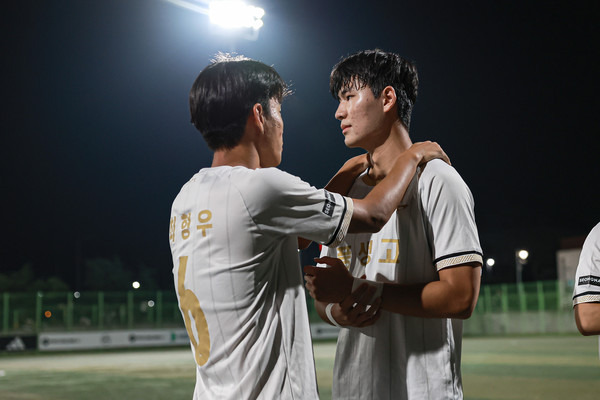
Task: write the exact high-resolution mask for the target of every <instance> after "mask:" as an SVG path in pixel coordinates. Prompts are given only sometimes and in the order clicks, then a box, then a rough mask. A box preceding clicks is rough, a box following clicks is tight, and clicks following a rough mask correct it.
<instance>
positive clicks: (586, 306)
mask: <svg viewBox="0 0 600 400" xmlns="http://www.w3.org/2000/svg"><path fill="white" fill-rule="evenodd" d="M573 311H574V313H575V323H576V324H577V329H579V332H581V334H582V335H585V336H589V335H600V303H581V304H577V305H576V306H575V309H574V310H573Z"/></svg>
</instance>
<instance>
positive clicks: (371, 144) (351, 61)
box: [305, 50, 482, 400]
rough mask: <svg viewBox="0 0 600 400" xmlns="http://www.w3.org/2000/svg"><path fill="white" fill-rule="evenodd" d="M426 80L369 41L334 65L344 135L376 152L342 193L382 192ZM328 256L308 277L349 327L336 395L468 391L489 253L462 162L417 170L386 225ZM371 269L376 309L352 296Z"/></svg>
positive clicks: (435, 395)
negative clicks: (466, 345)
mask: <svg viewBox="0 0 600 400" xmlns="http://www.w3.org/2000/svg"><path fill="white" fill-rule="evenodd" d="M417 88H418V76H417V69H416V67H415V65H414V64H412V63H411V62H409V61H407V60H405V59H404V58H402V57H400V56H399V55H397V54H394V53H388V52H384V51H381V50H367V51H361V52H359V53H356V54H353V55H351V56H349V57H347V58H345V59H343V60H342V61H341V62H339V63H338V64H337V65H336V66H335V67H334V68H333V71H332V73H331V80H330V89H331V93H332V95H333V96H334V97H335V98H337V99H338V100H339V106H338V108H337V110H336V112H335V117H336V118H337V119H338V120H339V121H340V124H341V129H342V133H343V135H344V141H345V144H346V146H348V147H360V148H363V149H365V150H366V151H368V154H369V155H370V160H371V164H372V165H371V166H370V167H369V168H368V170H367V171H365V172H364V173H363V174H362V175H361V176H360V177H358V178H357V179H356V181H355V182H354V184H353V185H352V188H351V189H350V190H349V192H347V193H345V192H344V193H342V194H344V195H348V196H350V197H353V198H363V197H365V196H368V195H369V193H373V191H374V190H377V188H379V185H381V183H382V182H384V177H386V176H388V175H389V173H390V171H391V168H392V165H393V164H394V160H395V159H396V157H398V156H402V155H403V154H405V152H406V151H408V150H409V149H410V148H411V145H412V142H411V139H410V136H409V127H410V120H411V112H412V109H413V106H414V104H415V102H416V100H417ZM446 134H448V131H447V132H446ZM321 255H322V258H321V259H318V260H317V261H318V262H321V263H326V264H329V265H331V268H319V267H314V266H307V267H305V272H306V273H307V284H306V287H307V288H308V289H309V291H311V295H312V296H313V297H315V298H316V299H317V300H321V301H317V302H316V308H317V310H318V312H319V314H320V316H321V318H323V320H324V321H326V322H328V323H330V324H333V325H338V326H341V327H342V329H341V330H340V333H339V337H338V343H337V350H336V355H335V365H334V374H333V389H332V391H333V398H334V399H346V400H347V399H378V400H386V399H390V400H391V399H394V400H402V399H411V400H423V399H430V400H439V399H462V398H463V391H462V383H461V371H460V359H461V339H462V319H465V318H469V316H470V315H471V313H472V311H473V309H474V308H475V304H476V302H477V298H478V294H479V285H480V277H481V265H482V251H481V246H480V244H479V237H478V233H477V226H476V224H475V216H474V202H473V197H472V195H471V192H470V190H469V188H468V187H467V185H466V184H465V182H464V181H463V180H462V178H461V177H460V175H459V174H458V172H456V170H455V169H454V168H453V167H451V166H450V165H448V164H446V163H444V162H440V161H439V160H433V161H430V162H429V163H427V165H426V166H422V167H420V168H418V170H417V172H416V173H415V174H414V177H413V178H412V182H411V184H410V185H409V187H408V189H407V191H406V194H405V196H404V199H403V201H402V203H401V205H400V207H399V208H398V209H397V210H396V211H395V212H394V214H393V215H392V217H391V218H390V220H389V221H388V223H387V224H386V225H385V226H384V227H383V229H381V230H380V231H379V232H377V233H375V234H372V233H356V234H349V235H347V236H346V237H345V238H344V240H342V241H341V242H340V243H337V244H331V245H328V247H325V248H323V251H322V254H321ZM348 270H349V271H348ZM363 275H366V279H367V280H369V281H370V283H371V284H372V285H373V286H375V287H376V288H377V295H379V294H380V298H379V299H378V300H377V303H376V304H374V307H376V306H379V305H380V310H379V311H378V313H377V314H375V316H374V317H372V316H371V315H372V313H373V308H374V307H371V308H370V309H369V310H368V311H365V309H366V308H365V307H364V306H363V305H361V304H355V301H354V300H353V299H352V298H351V297H350V291H351V288H352V284H353V283H358V282H360V277H362V276H363ZM332 292H333V293H339V292H343V295H340V296H334V295H333V294H332ZM377 297H379V296H374V298H377Z"/></svg>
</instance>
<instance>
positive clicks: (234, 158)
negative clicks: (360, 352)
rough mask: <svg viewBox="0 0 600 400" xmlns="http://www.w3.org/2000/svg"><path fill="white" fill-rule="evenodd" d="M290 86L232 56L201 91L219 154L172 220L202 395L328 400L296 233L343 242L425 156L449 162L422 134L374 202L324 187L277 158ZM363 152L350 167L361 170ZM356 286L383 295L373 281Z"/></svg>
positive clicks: (204, 77) (209, 71)
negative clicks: (321, 388) (319, 379)
mask: <svg viewBox="0 0 600 400" xmlns="http://www.w3.org/2000/svg"><path fill="white" fill-rule="evenodd" d="M286 91H287V89H286V85H285V83H284V81H283V80H282V79H281V77H280V76H279V75H278V74H277V72H276V71H275V70H274V69H273V68H272V67H269V66H267V65H265V64H263V63H260V62H258V61H254V60H249V59H243V58H227V57H220V59H219V60H217V61H215V62H213V63H211V64H210V65H208V66H207V67H206V68H205V69H204V70H203V71H202V72H201V73H200V74H199V75H198V77H197V78H196V80H195V82H194V84H193V86H192V89H191V91H190V112H191V119H192V122H193V124H194V125H195V127H196V128H197V129H198V130H199V131H200V133H201V134H202V136H203V138H204V140H205V141H206V143H207V145H208V146H209V147H210V149H211V150H212V151H213V152H214V155H213V161H212V166H211V167H210V168H203V169H201V170H200V171H199V172H198V173H196V174H195V175H194V176H193V177H192V178H191V179H190V180H189V181H188V182H187V183H186V184H185V185H184V186H183V187H182V189H181V191H180V193H179V194H178V195H177V197H176V198H175V200H174V202H173V206H172V210H171V219H170V229H169V239H170V246H171V251H172V256H173V264H174V267H173V275H174V281H175V288H176V291H177V295H178V302H179V307H180V309H181V313H182V316H183V319H184V322H185V327H186V329H187V332H188V335H189V337H190V342H191V348H192V353H193V355H194V359H195V361H196V364H197V365H196V386H195V390H194V399H232V400H233V399H235V400H240V399H268V400H271V399H310V400H313V399H316V398H318V393H317V383H316V374H315V368H314V359H313V353H312V341H311V337H310V330H309V325H308V315H307V308H306V300H305V294H304V289H303V287H302V284H303V281H302V271H301V268H300V265H299V257H298V250H297V245H298V242H297V238H298V237H299V236H302V237H305V238H307V239H310V240H314V241H317V242H319V243H323V244H328V245H333V246H335V245H337V244H338V243H340V241H341V240H343V239H344V237H345V236H346V233H347V232H348V231H350V232H357V231H359V232H360V231H376V230H378V229H380V228H381V227H382V226H383V225H384V224H385V222H386V221H387V220H388V219H389V217H390V216H391V215H392V213H393V211H394V210H395V209H396V208H397V207H398V206H399V204H400V201H401V198H402V196H403V194H404V192H405V190H406V187H407V186H408V184H409V183H410V180H411V178H412V175H413V174H414V172H415V170H416V168H417V166H418V165H419V164H420V163H422V162H426V161H428V160H429V159H431V158H433V157H440V158H442V159H446V160H447V157H446V156H445V154H444V152H443V151H442V150H441V148H440V147H439V146H437V144H434V143H421V144H416V145H415V146H412V147H411V149H410V150H409V151H408V152H407V153H406V155H402V156H400V157H398V158H397V161H396V163H395V165H394V168H393V169H392V170H391V171H390V174H389V175H390V176H389V178H388V179H385V180H384V181H383V182H381V184H380V185H381V190H378V191H376V190H374V191H373V192H372V193H371V194H370V195H369V196H367V197H365V198H364V199H363V200H356V201H353V200H352V199H350V198H347V197H344V196H341V195H339V194H335V193H331V192H329V191H327V190H324V189H316V188H314V187H312V186H310V185H309V184H307V183H305V182H303V181H301V180H300V179H299V178H297V177H295V176H292V175H289V174H287V173H285V172H283V171H281V170H279V169H277V168H275V167H276V166H278V165H279V163H280V161H281V154H282V148H283V120H282V118H281V101H282V99H283V97H284V96H285V94H286ZM361 160H362V161H361ZM364 160H366V157H363V158H361V157H358V158H357V159H354V161H351V162H349V163H348V164H347V165H346V166H345V167H344V168H342V170H341V171H340V176H346V175H347V174H348V173H351V174H352V173H355V172H358V171H361V170H362V169H364V167H365V166H364V165H363V164H364ZM353 179H354V177H353V178H352V180H353ZM338 183H339V182H338ZM361 290H362V292H361ZM370 291H371V292H370ZM354 294H355V296H356V300H357V301H359V300H360V297H361V296H362V295H365V296H367V297H369V296H372V295H373V293H372V288H369V287H367V285H363V286H361V287H359V288H358V290H357V291H355V292H354Z"/></svg>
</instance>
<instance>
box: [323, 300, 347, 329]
mask: <svg viewBox="0 0 600 400" xmlns="http://www.w3.org/2000/svg"><path fill="white" fill-rule="evenodd" d="M331 307H333V303H329V304H327V307H325V314H327V318H329V322H331V323H332V324H333V325H335V326H337V327H338V328H343V326H341V325H340V324H338V323H337V321H336V320H335V318H333V315H331Z"/></svg>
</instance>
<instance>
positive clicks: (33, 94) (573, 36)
mask: <svg viewBox="0 0 600 400" xmlns="http://www.w3.org/2000/svg"><path fill="white" fill-rule="evenodd" d="M11 4H12V5H8V4H7V5H4V6H3V10H2V12H1V15H2V16H1V17H0V18H1V29H2V31H1V35H0V43H1V51H2V74H1V76H2V94H3V95H2V100H3V101H2V103H3V105H2V108H1V110H0V113H1V125H0V129H1V131H2V146H1V150H0V152H1V153H0V163H1V164H0V166H1V170H2V174H1V178H0V193H1V198H2V200H1V204H0V206H1V207H0V210H1V211H0V212H1V214H0V217H1V219H2V225H1V226H2V231H3V234H2V245H1V247H0V274H5V275H9V274H11V273H15V272H16V271H18V270H19V269H20V268H22V267H23V265H29V266H30V268H31V269H32V271H33V273H34V274H35V276H36V277H39V278H41V279H47V278H49V277H52V276H56V277H59V278H60V279H62V280H64V281H65V282H66V283H67V285H68V286H69V287H70V288H71V289H81V288H85V287H86V285H87V286H90V285H91V283H93V281H96V282H97V283H98V282H100V281H102V276H100V277H96V278H91V276H92V275H93V274H92V272H90V265H92V264H93V263H91V262H90V260H96V261H95V264H94V265H96V273H97V272H98V271H97V270H98V269H102V265H105V266H106V268H104V270H103V273H104V274H105V275H104V278H106V281H107V282H108V281H110V278H111V276H117V275H118V274H117V270H120V271H121V272H124V273H125V274H126V275H127V277H128V278H132V279H139V280H141V281H142V285H147V286H146V287H149V286H153V287H160V288H167V289H168V288H171V287H172V278H171V268H172V263H171V258H170V251H169V246H168V235H167V233H168V221H169V214H170V206H171V202H172V200H173V198H174V197H175V195H176V194H177V192H178V191H179V188H180V187H181V186H182V185H183V184H184V183H185V182H186V181H187V180H188V179H189V178H190V177H191V175H193V174H194V173H195V172H196V171H197V170H199V169H200V168H202V167H206V166H209V165H210V162H211V153H210V152H209V151H208V150H207V148H206V147H205V145H204V143H203V141H202V139H201V137H200V135H199V134H198V133H197V132H196V131H195V130H194V128H193V127H192V126H191V124H190V123H189V115H188V106H187V96H188V91H189V88H190V86H191V84H192V82H193V80H194V79H195V77H196V75H197V74H198V73H199V71H200V70H201V69H202V68H204V66H205V65H206V64H207V63H208V62H209V60H210V59H211V58H212V57H213V56H214V54H215V53H216V52H218V51H236V52H238V53H240V54H244V55H246V56H248V57H251V58H254V59H258V60H261V61H263V62H265V63H267V64H270V65H274V66H275V68H276V69H277V70H278V71H279V73H280V74H281V75H282V76H283V78H284V79H285V80H286V81H287V82H289V83H290V84H291V85H292V88H293V89H294V92H295V93H294V96H292V97H291V98H289V99H287V100H286V101H285V102H284V104H283V118H284V121H285V131H284V137H285V139H284V141H285V147H284V152H283V163H282V164H281V169H283V170H285V171H288V172H290V173H292V174H296V175H298V176H300V177H302V178H303V179H304V180H306V181H308V182H310V183H312V184H313V185H315V186H323V185H325V183H326V182H327V181H328V179H329V177H330V176H331V175H332V174H334V173H335V171H336V170H337V169H338V167H339V166H340V165H341V164H342V163H343V161H344V160H345V159H347V158H348V157H349V156H352V155H354V154H357V151H356V150H349V149H346V148H345V147H344V144H343V138H342V135H341V132H340V129H339V122H338V121H336V120H335V119H334V116H333V115H334V111H335V108H336V106H337V102H336V101H335V100H334V99H333V98H332V97H331V96H330V94H329V91H328V78H329V72H330V71H331V67H332V66H333V65H334V64H335V63H336V62H337V61H338V60H339V59H340V58H341V57H343V56H346V55H348V54H350V53H352V52H355V51H358V50H362V49H367V48H375V47H378V48H381V49H384V50H388V51H394V52H398V53H400V54H401V55H403V56H404V57H406V58H408V59H410V60H413V61H415V62H416V64H417V67H418V69H419V75H420V82H421V83H420V87H419V99H418V101H417V104H416V107H415V110H414V113H413V118H412V124H411V137H412V139H413V141H422V140H435V141H437V142H439V143H440V144H441V145H442V146H443V147H444V149H445V150H446V152H447V153H448V154H449V155H450V157H451V159H452V162H453V165H454V166H455V167H456V168H457V170H458V171H459V172H460V173H461V175H462V176H463V178H464V179H465V181H466V182H467V183H468V185H469V186H470V188H471V191H472V192H473V195H474V198H475V204H476V209H475V211H476V218H477V223H478V227H479V234H480V238H481V242H482V246H483V249H484V253H485V256H486V257H494V258H495V259H496V265H495V266H494V269H493V270H492V271H485V274H484V281H487V282H511V281H514V279H515V272H514V252H515V250H516V249H517V248H526V249H528V250H529V252H530V261H529V263H528V265H527V266H526V267H525V271H524V279H525V280H541V279H554V278H555V277H556V250H557V249H559V248H560V247H561V243H563V242H564V241H565V239H567V238H572V237H577V238H579V240H581V237H584V236H585V235H587V233H588V232H589V231H590V230H591V228H592V227H593V226H594V225H595V224H596V223H597V222H598V221H599V216H600V205H599V201H598V189H597V180H598V175H599V174H598V166H597V154H598V151H599V150H600V140H599V139H598V114H599V112H598V106H599V101H598V87H599V83H600V79H599V78H598V70H599V69H598V61H599V57H598V38H599V33H600V32H599V28H598V21H599V20H600V12H599V11H598V6H597V5H596V4H595V2H583V1H579V2H578V1H576V2H571V1H568V2H567V1H521V2H510V1H504V2H476V1H454V2H445V1H435V2H422V1H416V0H409V1H394V2H391V1H369V2H348V1H342V0H335V1H314V0H310V1H308V0H302V1H277V0H256V1H255V2H254V3H253V4H255V5H259V6H261V7H263V8H264V9H265V12H266V14H265V17H264V18H263V21H264V24H265V25H264V27H263V28H262V29H261V30H260V34H259V37H258V40H256V41H249V40H246V39H244V38H239V37H234V36H232V35H229V36H227V35H222V34H219V33H218V32H217V31H216V29H215V28H214V26H211V25H210V24H209V22H208V17H207V16H206V15H202V14H198V13H194V12H192V11H190V10H187V9H184V8H181V7H177V6H176V5H174V4H172V3H169V2H166V1H164V0H127V1H124V0H52V1H50V0H32V1H22V2H13V3H11ZM576 241H577V240H576ZM98 260H104V264H102V262H100V263H99V261H98ZM91 269H92V270H93V268H91ZM92 286H93V285H92Z"/></svg>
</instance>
